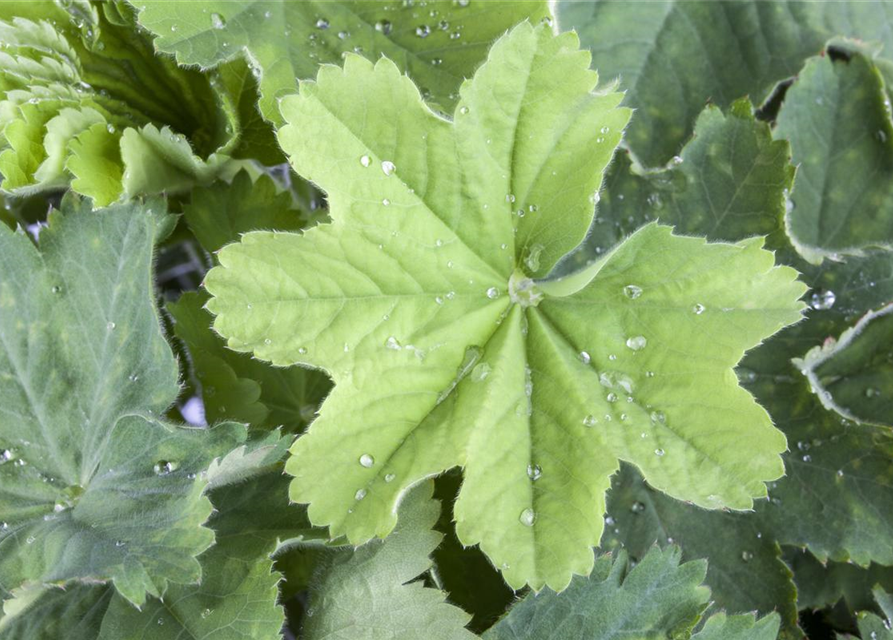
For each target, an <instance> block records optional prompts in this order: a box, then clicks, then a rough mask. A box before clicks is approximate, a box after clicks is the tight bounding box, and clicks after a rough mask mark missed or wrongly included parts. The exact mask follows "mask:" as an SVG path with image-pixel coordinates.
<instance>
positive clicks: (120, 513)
mask: <svg viewBox="0 0 893 640" xmlns="http://www.w3.org/2000/svg"><path fill="white" fill-rule="evenodd" d="M162 208H163V207H162V206H161V205H160V203H157V202H156V203H154V204H150V205H141V204H130V205H121V206H118V207H114V208H110V209H106V210H101V211H97V212H93V211H91V210H90V207H89V204H86V203H84V204H78V203H76V202H73V201H69V202H68V203H67V205H66V206H65V207H63V209H64V211H65V213H64V214H61V213H58V212H57V213H54V214H52V215H51V217H50V224H49V227H48V228H46V229H44V230H43V231H42V232H41V234H40V248H39V249H37V248H35V247H34V245H33V244H32V243H31V240H30V239H29V238H28V237H27V236H26V235H25V234H23V233H14V232H12V231H10V230H8V229H7V228H6V227H5V226H4V227H0V274H2V275H0V311H2V313H0V415H2V419H0V523H2V524H0V596H2V597H3V598H4V599H5V598H7V597H9V593H10V591H11V590H12V589H15V588H18V587H20V586H22V585H38V584H63V583H65V582H66V581H69V580H87V581H97V580H103V581H105V580H111V581H113V582H114V583H115V586H116V587H117V589H118V591H119V592H120V593H121V594H122V595H124V596H125V597H126V598H127V599H128V600H130V601H132V602H134V603H136V604H141V603H143V602H144V601H145V597H146V593H149V594H152V595H156V596H157V595H161V594H163V593H164V591H165V588H166V586H167V583H168V582H169V581H177V582H183V583H187V582H194V581H197V580H199V578H200V577H201V570H200V567H199V563H198V561H196V560H195V556H196V555H198V554H199V553H201V552H202V551H204V550H205V549H206V548H208V546H210V545H211V543H212V542H213V540H214V535H213V533H212V532H211V531H210V530H209V529H205V528H203V527H202V526H201V524H202V523H203V522H204V520H205V519H206V518H207V517H208V516H209V515H210V513H211V504H210V502H208V500H207V499H206V498H204V497H203V496H202V490H203V487H204V485H205V481H204V480H203V479H201V478H197V477H196V474H199V473H200V472H201V471H203V470H204V469H206V468H207V466H208V464H209V462H210V461H211V460H212V459H213V458H215V457H217V456H220V455H222V454H224V453H226V452H227V451H229V450H230V449H231V448H232V447H233V446H235V445H236V444H237V443H238V442H240V441H241V440H243V439H244V437H245V430H244V428H243V427H241V426H239V425H236V424H234V423H224V424H220V425H218V426H217V427H216V428H214V429H210V430H206V429H189V428H184V427H179V426H175V425H172V424H170V423H168V422H166V421H165V420H163V419H162V418H161V416H162V415H163V413H164V411H165V410H166V409H167V407H168V406H169V405H170V404H171V403H172V402H173V400H174V399H175V398H176V396H177V392H178V386H177V369H176V363H175V362H174V358H173V356H172V354H171V351H170V348H169V347H168V345H167V342H166V341H165V340H164V337H163V336H162V333H161V329H160V326H159V320H158V315H157V310H156V309H155V307H154V305H153V302H152V297H153V293H152V288H151V265H152V249H153V244H154V242H155V241H156V239H157V238H158V236H159V234H160V233H162V231H163V229H164V226H165V221H164V220H163V218H162V216H160V215H159V213H160V210H161V209H162ZM153 209H154V211H155V213H154V214H153V213H152V210H153Z"/></svg>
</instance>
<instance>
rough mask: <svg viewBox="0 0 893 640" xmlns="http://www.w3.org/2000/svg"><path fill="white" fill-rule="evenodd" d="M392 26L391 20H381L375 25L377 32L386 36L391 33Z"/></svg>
mask: <svg viewBox="0 0 893 640" xmlns="http://www.w3.org/2000/svg"><path fill="white" fill-rule="evenodd" d="M392 26H393V25H391V23H390V21H389V20H379V21H378V22H376V23H375V30H376V31H378V32H379V33H383V34H384V35H388V34H389V33H390V32H391V28H392Z"/></svg>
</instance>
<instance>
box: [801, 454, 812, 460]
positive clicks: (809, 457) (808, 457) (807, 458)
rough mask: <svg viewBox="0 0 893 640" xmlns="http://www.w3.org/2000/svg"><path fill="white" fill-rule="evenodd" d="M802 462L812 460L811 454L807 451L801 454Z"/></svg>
mask: <svg viewBox="0 0 893 640" xmlns="http://www.w3.org/2000/svg"><path fill="white" fill-rule="evenodd" d="M803 462H812V456H811V455H809V454H808V453H807V454H806V455H805V456H803Z"/></svg>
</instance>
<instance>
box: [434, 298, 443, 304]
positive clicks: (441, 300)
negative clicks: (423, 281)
mask: <svg viewBox="0 0 893 640" xmlns="http://www.w3.org/2000/svg"><path fill="white" fill-rule="evenodd" d="M434 302H436V303H437V304H443V297H441V296H434Z"/></svg>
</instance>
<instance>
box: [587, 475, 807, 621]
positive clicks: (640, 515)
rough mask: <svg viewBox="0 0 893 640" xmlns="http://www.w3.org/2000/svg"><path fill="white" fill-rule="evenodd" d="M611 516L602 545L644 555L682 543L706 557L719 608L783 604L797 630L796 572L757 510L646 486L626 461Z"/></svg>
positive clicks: (688, 553)
mask: <svg viewBox="0 0 893 640" xmlns="http://www.w3.org/2000/svg"><path fill="white" fill-rule="evenodd" d="M606 520H607V524H606V527H605V534H604V537H603V538H602V544H601V546H602V548H604V549H608V550H610V549H613V548H617V547H619V546H622V548H623V549H625V550H626V552H627V553H629V554H630V555H631V556H632V557H633V558H634V559H638V558H642V557H644V556H645V555H646V554H647V553H648V551H649V549H651V547H652V546H653V545H654V544H655V543H657V544H659V545H661V546H665V545H672V544H676V545H679V547H680V548H681V549H682V552H683V557H684V558H686V559H695V558H705V559H707V560H708V562H707V577H706V580H705V584H707V585H708V586H709V587H710V590H711V601H712V603H713V604H712V607H714V609H719V610H724V611H726V612H729V613H742V612H746V611H759V612H761V613H770V612H772V611H778V612H779V613H781V614H782V616H783V618H782V620H781V622H783V624H784V626H785V627H786V628H787V629H796V627H797V590H796V589H795V587H794V583H793V581H792V579H791V578H792V576H791V571H790V569H788V567H787V566H786V565H785V563H784V562H783V561H782V559H781V557H780V556H781V549H780V548H779V546H778V543H777V542H776V541H775V538H774V537H773V536H772V535H765V534H764V532H763V531H762V530H761V523H760V522H759V520H757V519H756V518H754V517H753V516H752V514H740V513H725V512H722V511H707V510H705V509H701V508H699V507H696V506H694V505H686V504H684V503H681V502H679V501H677V500H673V499H672V498H669V497H667V496H666V495H664V494H662V493H660V492H659V491H655V490H654V489H652V488H650V487H648V486H647V485H646V484H645V483H644V482H643V481H642V479H641V476H639V475H638V474H637V473H636V472H635V471H634V470H633V469H632V468H630V467H629V466H628V465H625V466H624V468H623V469H622V470H621V472H620V473H619V474H617V475H616V476H614V482H613V484H612V487H611V491H610V492H609V493H608V515H607V517H606ZM717 531H722V535H717ZM765 533H768V532H765ZM773 637H774V636H773Z"/></svg>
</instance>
